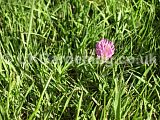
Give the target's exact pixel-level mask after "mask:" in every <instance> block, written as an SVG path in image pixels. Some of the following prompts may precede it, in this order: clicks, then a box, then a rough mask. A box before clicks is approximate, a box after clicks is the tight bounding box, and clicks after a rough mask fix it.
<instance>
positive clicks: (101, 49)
mask: <svg viewBox="0 0 160 120" xmlns="http://www.w3.org/2000/svg"><path fill="white" fill-rule="evenodd" d="M114 50H115V48H114V44H113V42H111V41H109V40H107V39H101V40H100V41H99V42H98V43H97V44H96V54H97V56H98V57H99V58H103V59H109V58H111V57H112V55H113V54H114Z"/></svg>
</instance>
